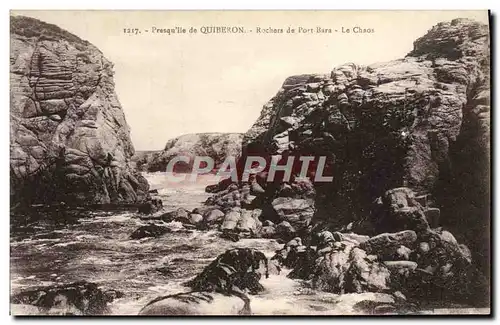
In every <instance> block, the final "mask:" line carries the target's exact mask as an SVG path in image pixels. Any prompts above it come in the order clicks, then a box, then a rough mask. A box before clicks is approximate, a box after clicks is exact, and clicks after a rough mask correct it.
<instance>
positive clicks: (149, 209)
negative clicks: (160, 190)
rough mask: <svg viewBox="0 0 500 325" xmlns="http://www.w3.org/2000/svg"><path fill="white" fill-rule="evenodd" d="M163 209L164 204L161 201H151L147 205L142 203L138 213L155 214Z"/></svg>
mask: <svg viewBox="0 0 500 325" xmlns="http://www.w3.org/2000/svg"><path fill="white" fill-rule="evenodd" d="M162 208H163V202H162V201H161V200H160V199H151V200H149V201H147V202H145V203H141V204H140V205H139V208H138V212H139V213H142V214H153V213H156V212H158V211H160V210H161V209H162Z"/></svg>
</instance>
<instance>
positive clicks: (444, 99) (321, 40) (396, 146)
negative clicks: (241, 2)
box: [10, 10, 491, 316]
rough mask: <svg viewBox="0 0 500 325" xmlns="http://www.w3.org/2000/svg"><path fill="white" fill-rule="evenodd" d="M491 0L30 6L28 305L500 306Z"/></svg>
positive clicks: (15, 264)
mask: <svg viewBox="0 0 500 325" xmlns="http://www.w3.org/2000/svg"><path fill="white" fill-rule="evenodd" d="M490 97H491V95H490V13H489V12H488V11H119V10H116V11H111V10H110V11H95V10H88V11H85V10H82V11H47V10H42V11H40V10H39V11H36V10H31V11H20V10H13V11H11V12H10V254H11V255H10V270H11V273H10V286H11V292H10V297H11V298H10V311H11V314H12V315H14V316H22V315H31V316H33V315H38V316H46V315H84V316H87V315H93V316H95V315H131V316H132V315H133V316H137V315H141V316H150V315H159V316H176V315H222V316H224V315H278V316H279V315H310V316H316V315H341V316H346V315H349V316H357V315H436V314H437V315H443V314H446V315H448V314H460V315H465V314H475V315H490V314H491V309H490V308H491V306H490V298H491V295H490V289H491V279H490V277H491V258H490V247H491V233H490V217H491V216H490V213H491V211H490V205H491V202H490V167H491V165H490V157H491V152H490V151H491V150H490Z"/></svg>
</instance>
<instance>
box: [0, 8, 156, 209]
mask: <svg viewBox="0 0 500 325" xmlns="http://www.w3.org/2000/svg"><path fill="white" fill-rule="evenodd" d="M10 34H11V46H10V58H11V60H10V62H11V64H10V83H11V91H10V98H11V105H10V116H11V121H10V134H11V137H10V141H11V142H10V189H11V201H12V202H13V203H16V202H22V203H23V204H32V203H47V204H52V203H59V202H66V203H68V204H73V205H90V204H109V203H113V204H124V203H125V204H136V203H140V202H143V201H144V200H146V199H148V197H149V193H148V191H149V185H148V183H147V181H146V179H145V178H144V177H143V176H141V175H140V174H139V172H138V171H136V170H135V169H134V168H133V167H132V165H131V162H130V158H131V157H132V155H133V154H134V147H133V145H132V141H131V139H130V129H129V126H128V124H127V121H126V119H125V115H124V111H123V109H122V107H121V105H120V102H119V100H118V97H117V95H116V93H115V85H114V80H113V75H114V71H113V64H112V63H111V62H109V61H108V60H107V59H106V58H105V57H104V56H103V54H102V53H101V51H100V50H99V49H97V48H96V47H95V46H94V45H92V44H90V43H89V42H87V41H84V40H82V39H80V38H78V37H77V36H75V35H73V34H71V33H69V32H67V31H65V30H63V29H61V28H59V27H57V26H55V25H51V24H47V23H44V22H41V21H39V20H36V19H33V18H28V17H23V16H12V17H11V19H10Z"/></svg>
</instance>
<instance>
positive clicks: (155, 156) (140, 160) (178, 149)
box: [133, 133, 243, 172]
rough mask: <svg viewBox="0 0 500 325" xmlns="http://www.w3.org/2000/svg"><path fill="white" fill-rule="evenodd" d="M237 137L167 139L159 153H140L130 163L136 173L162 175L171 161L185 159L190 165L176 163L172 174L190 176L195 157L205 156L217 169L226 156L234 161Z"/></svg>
mask: <svg viewBox="0 0 500 325" xmlns="http://www.w3.org/2000/svg"><path fill="white" fill-rule="evenodd" d="M242 139H243V134H240V133H194V134H186V135H182V136H180V137H177V138H174V139H171V140H169V141H168V142H167V144H166V146H165V149H163V150H162V151H156V152H154V151H144V152H140V153H138V154H137V155H136V156H135V157H134V158H133V160H134V161H135V163H136V166H137V168H138V169H140V170H142V171H148V172H157V171H166V168H167V164H168V163H169V161H170V160H172V158H174V157H178V156H187V157H190V158H191V163H190V164H184V165H183V163H182V162H179V163H177V164H176V165H175V168H176V169H175V171H178V172H190V171H191V169H192V163H193V160H194V157H195V156H208V157H211V158H212V159H213V160H214V162H215V166H214V167H215V168H217V167H218V166H219V165H220V164H221V163H222V162H223V161H224V160H225V159H226V157H228V156H233V157H235V159H238V157H239V156H240V155H241V142H242Z"/></svg>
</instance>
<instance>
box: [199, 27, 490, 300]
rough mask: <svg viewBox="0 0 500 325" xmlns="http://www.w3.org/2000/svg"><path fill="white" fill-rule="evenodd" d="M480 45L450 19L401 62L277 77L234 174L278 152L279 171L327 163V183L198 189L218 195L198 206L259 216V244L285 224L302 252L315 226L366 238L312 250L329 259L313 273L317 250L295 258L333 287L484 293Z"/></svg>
mask: <svg viewBox="0 0 500 325" xmlns="http://www.w3.org/2000/svg"><path fill="white" fill-rule="evenodd" d="M489 40H490V35H489V29H488V26H487V25H484V24H481V23H478V22H475V21H472V20H468V19H454V20H452V21H449V22H443V23H439V24H437V25H436V26H434V27H433V28H432V29H430V30H429V31H428V32H427V33H426V34H425V35H424V36H422V37H420V38H419V39H417V40H416V41H415V42H414V47H413V50H411V51H410V52H409V53H408V55H407V56H406V57H404V58H402V59H399V60H394V61H390V62H383V63H376V64H372V65H368V66H361V65H357V64H353V63H348V64H344V65H341V66H338V67H336V68H334V69H333V70H332V71H331V72H330V73H327V74H304V75H298V76H292V77H289V78H287V79H286V80H285V81H284V83H283V85H282V87H281V89H280V90H279V91H278V92H277V94H276V95H275V96H274V97H273V98H272V99H271V100H270V101H269V102H268V103H266V104H265V105H264V107H263V109H262V111H261V115H260V117H259V118H258V119H257V121H256V122H255V123H254V125H253V126H252V127H251V128H250V130H249V131H248V132H247V133H246V134H245V137H244V139H243V149H242V159H241V160H240V162H239V164H238V176H239V177H241V175H242V167H243V165H244V162H245V158H246V157H247V156H262V157H264V158H265V159H266V161H269V157H271V156H278V157H280V158H281V161H280V163H281V164H285V163H286V159H287V157H290V156H295V157H298V156H313V157H315V158H318V157H320V156H324V157H326V164H325V173H326V175H329V176H332V177H333V181H331V182H316V181H315V176H316V175H315V174H316V172H317V171H316V170H315V168H310V169H309V170H307V177H308V178H309V179H310V180H311V181H310V182H309V185H308V186H306V190H305V191H304V192H302V194H301V193H300V192H296V191H294V190H293V189H294V188H297V183H298V178H297V176H298V174H299V172H298V171H299V170H300V169H297V168H296V167H297V166H295V165H294V166H293V167H292V176H291V178H290V180H284V179H283V175H281V178H280V177H278V179H274V181H271V182H269V181H267V180H266V176H267V175H268V172H269V169H268V168H267V169H265V170H264V171H262V172H259V173H257V174H255V175H251V176H250V177H249V180H248V181H246V180H245V181H239V182H237V184H231V182H229V181H227V180H226V181H222V182H221V183H219V184H218V185H217V186H213V187H210V188H207V190H209V191H211V192H218V193H216V194H215V195H214V197H213V198H210V199H209V200H208V202H209V203H210V204H215V205H217V206H221V207H227V208H229V207H230V206H241V207H245V208H258V209H261V210H262V214H261V216H260V218H259V219H260V221H262V222H263V227H262V229H263V230H265V235H266V236H273V235H274V234H275V231H274V228H272V225H273V224H276V223H278V222H282V221H286V222H289V223H291V225H292V226H293V227H294V228H295V231H296V232H295V235H298V236H300V237H301V238H302V240H303V241H304V245H306V246H307V244H308V242H309V241H310V240H311V235H314V234H317V233H319V232H321V231H322V230H330V231H332V232H333V231H342V232H343V233H349V232H351V233H352V234H353V235H354V236H353V238H354V237H356V236H359V235H367V236H369V237H370V240H368V241H367V242H366V243H365V244H363V245H362V246H360V247H359V248H356V249H354V248H353V247H352V246H353V243H352V241H347V242H346V243H344V244H343V245H344V246H342V245H341V246H339V247H334V250H333V251H331V249H330V248H328V247H324V248H319V247H318V250H319V251H321V252H323V251H322V250H323V249H324V250H326V252H328V253H327V255H326V256H323V257H322V258H323V262H321V263H319V262H318V261H316V258H317V257H316V255H315V254H316V253H314V250H313V251H311V250H310V249H305V248H303V249H301V250H300V251H299V253H297V254H298V255H303V257H304V258H303V262H302V264H301V266H300V267H299V268H295V269H294V271H293V272H292V276H294V275H297V276H298V275H300V276H304V275H309V276H313V275H315V276H314V277H313V278H314V279H315V281H317V283H318V286H319V287H322V288H329V289H328V290H329V291H335V292H342V291H343V292H358V291H363V290H368V291H383V290H386V288H394V286H396V285H395V283H400V284H401V283H404V284H401V287H403V288H410V287H412V283H413V282H412V281H415V279H417V280H416V282H415V283H420V284H422V283H424V282H426V281H427V280H429V281H427V283H432V284H429V288H427V289H426V290H427V292H429V293H432V294H436V295H438V292H439V290H444V291H443V292H446V294H447V295H450V296H453V297H455V298H456V297H460V296H462V297H467V299H469V300H471V301H473V300H474V299H475V298H474V297H478V295H483V296H485V294H484V291H482V290H483V289H484V288H485V283H487V282H488V281H483V280H484V279H483V278H482V277H480V276H478V274H480V273H481V272H482V273H484V274H485V275H486V277H487V278H488V275H489V265H490V259H489V246H490V238H489V233H490V231H489V224H490V208H489V206H490V186H489V179H490V163H489V160H490V144H489V139H490V126H489V123H490V54H489V53H490V44H489ZM315 163H317V161H316V160H315V161H314V162H313V164H312V166H314V164H315ZM324 175H325V174H324ZM240 180H241V178H240ZM301 182H302V180H301ZM307 187H309V189H307ZM306 202H307V205H306V204H305V203H306ZM298 221H300V222H298ZM443 234H444V235H443ZM450 235H451V236H450ZM437 237H439V238H441V239H439V240H438V239H437ZM292 238H293V237H292ZM432 238H433V239H432ZM443 238H447V240H445V239H443ZM450 238H453V240H448V239H450ZM340 242H343V241H340ZM431 242H432V244H431ZM381 243H382V244H381ZM464 243H465V245H464ZM385 244H387V245H388V247H384V249H381V248H380V247H383V246H384V245H385ZM338 245H340V244H337V246H338ZM306 246H304V247H306ZM354 246H356V245H354ZM468 247H469V248H470V250H469V248H468ZM353 249H354V251H353ZM359 250H362V251H363V252H365V253H366V254H367V255H366V256H365V255H364V254H365V253H363V252H361V251H359ZM297 254H295V255H297ZM292 255H294V254H292ZM422 256H426V257H425V258H423V257H422ZM293 259H294V260H297V256H295V257H294V258H293ZM299 260H300V258H299ZM341 261H344V262H345V263H343V262H341ZM415 263H416V264H415ZM335 265H337V266H338V265H340V266H338V267H340V269H336V268H337V266H335ZM431 265H432V266H431ZM318 267H319V269H320V270H323V271H324V272H319V273H318V271H317V270H318V269H317V268H318ZM345 268H346V269H345ZM477 269H479V270H480V272H479V273H478V272H477ZM395 270H398V271H397V272H395ZM387 272H390V274H391V277H390V278H388V277H387V274H388V273H387ZM394 273H397V274H405V276H408V279H407V280H405V281H406V282H405V281H403V282H402V280H401V279H395V278H394V277H393V276H392V275H393V274H394ZM409 274H411V275H409ZM415 274H416V275H415ZM424 274H427V275H428V276H429V278H428V279H427V280H424V277H425V276H424ZM333 275H335V276H333ZM340 275H342V279H339V276H340ZM474 277H475V278H476V279H477V281H474V280H472V279H473V278H474ZM396 278H397V277H396ZM310 279H312V278H310ZM345 279H348V280H349V281H346V280H345ZM405 279H406V278H405ZM479 279H480V280H479ZM339 281H340V282H339ZM460 281H463V282H464V283H467V284H466V285H464V286H463V287H461V288H460V286H457V285H456V284H457V283H459V282H460ZM478 283H480V284H478ZM477 286H479V287H481V288H483V289H478V290H477V291H475V290H476V289H477V288H476V287H477ZM486 287H487V285H486ZM370 288H371V289H370ZM439 288H440V289H439ZM474 288H476V289H474ZM462 289H463V290H462ZM389 290H391V289H389ZM474 292H475V293H474ZM486 296H487V294H486Z"/></svg>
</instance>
